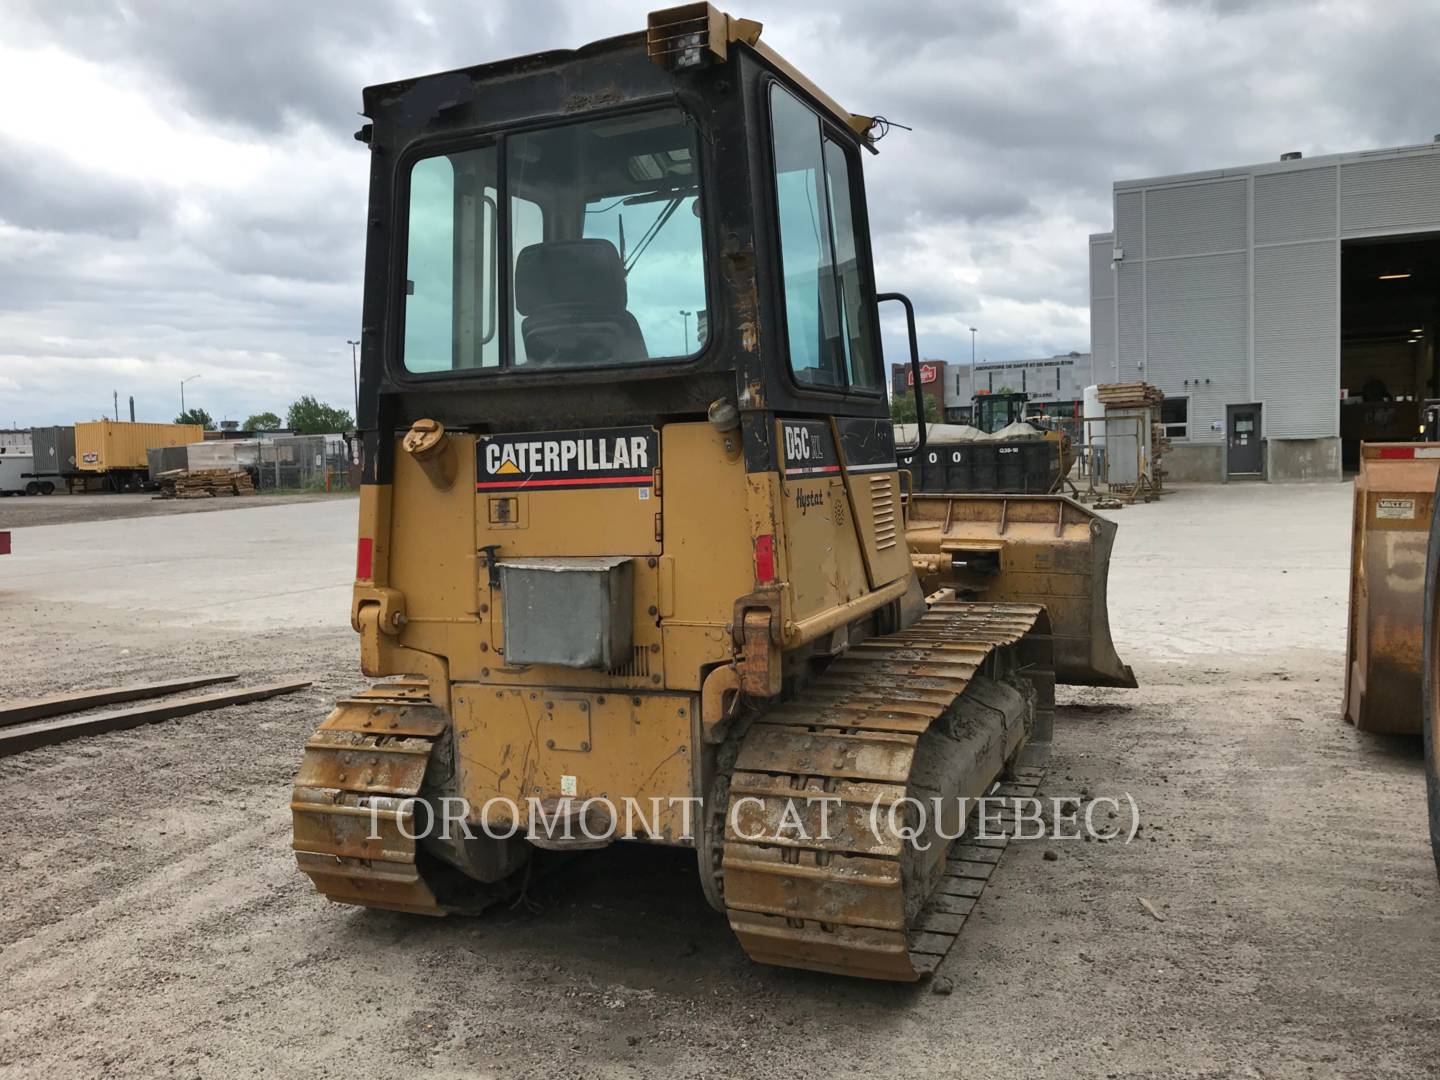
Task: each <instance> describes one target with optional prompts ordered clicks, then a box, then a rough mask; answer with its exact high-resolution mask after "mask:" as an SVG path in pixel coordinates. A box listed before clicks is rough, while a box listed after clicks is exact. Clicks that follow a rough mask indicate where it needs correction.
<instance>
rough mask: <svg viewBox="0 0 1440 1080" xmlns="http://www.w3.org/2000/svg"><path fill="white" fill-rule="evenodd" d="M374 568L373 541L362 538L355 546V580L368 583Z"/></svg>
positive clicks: (365, 537) (368, 538)
mask: <svg viewBox="0 0 1440 1080" xmlns="http://www.w3.org/2000/svg"><path fill="white" fill-rule="evenodd" d="M374 567H375V541H374V540H372V539H370V537H368V536H362V537H360V542H359V543H357V544H356V545H355V580H356V581H369V580H370V575H371V573H372V572H373V570H374Z"/></svg>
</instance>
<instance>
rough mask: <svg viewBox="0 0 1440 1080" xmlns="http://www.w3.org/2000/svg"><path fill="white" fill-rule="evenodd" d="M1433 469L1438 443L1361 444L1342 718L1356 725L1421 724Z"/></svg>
mask: <svg viewBox="0 0 1440 1080" xmlns="http://www.w3.org/2000/svg"><path fill="white" fill-rule="evenodd" d="M1390 455H1397V456H1390ZM1398 455H1406V456H1398ZM1411 455H1413V456H1411ZM1437 476H1440V443H1404V444H1391V443H1366V444H1364V445H1363V446H1361V453H1360V472H1359V474H1358V475H1357V476H1356V477H1355V502H1354V510H1353V514H1352V518H1351V542H1350V623H1349V629H1348V632H1347V634H1346V649H1345V719H1346V720H1347V721H1349V722H1350V723H1352V724H1354V725H1355V726H1356V728H1358V729H1359V730H1361V731H1376V732H1395V733H1404V734H1414V735H1418V734H1420V731H1421V695H1422V692H1423V689H1422V678H1421V663H1420V657H1421V649H1422V644H1423V637H1424V626H1425V616H1424V592H1425V559H1426V553H1427V549H1428V547H1429V541H1430V518H1431V512H1432V508H1433V506H1434V500H1435V485H1436V479H1437Z"/></svg>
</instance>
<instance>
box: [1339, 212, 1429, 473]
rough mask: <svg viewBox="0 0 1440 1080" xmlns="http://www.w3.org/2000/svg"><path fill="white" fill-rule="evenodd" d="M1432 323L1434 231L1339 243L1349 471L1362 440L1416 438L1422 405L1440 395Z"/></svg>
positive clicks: (1344, 453) (1344, 445)
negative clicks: (1428, 399) (1426, 400)
mask: <svg viewBox="0 0 1440 1080" xmlns="http://www.w3.org/2000/svg"><path fill="white" fill-rule="evenodd" d="M1437 322H1440V233H1429V234H1425V235H1416V234H1413V233H1412V234H1409V235H1407V236H1403V237H1383V238H1378V239H1364V240H1346V241H1345V242H1344V243H1343V244H1342V245H1341V248H1340V387H1341V389H1340V394H1341V399H1342V400H1341V403H1340V438H1341V458H1342V463H1343V465H1344V467H1345V469H1346V470H1347V471H1354V470H1355V469H1358V468H1359V454H1360V450H1359V448H1360V443H1361V442H1396V441H1408V440H1413V439H1415V438H1417V437H1418V436H1419V432H1420V422H1421V407H1422V403H1423V402H1424V401H1425V399H1427V398H1437V397H1440V379H1437V370H1436V351H1435V336H1436V326H1437ZM1428 437H1429V438H1435V435H1434V434H1431V435H1429V436H1428Z"/></svg>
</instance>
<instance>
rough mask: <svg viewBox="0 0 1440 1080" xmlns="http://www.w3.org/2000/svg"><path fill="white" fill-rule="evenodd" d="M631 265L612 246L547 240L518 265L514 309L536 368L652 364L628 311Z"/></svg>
mask: <svg viewBox="0 0 1440 1080" xmlns="http://www.w3.org/2000/svg"><path fill="white" fill-rule="evenodd" d="M627 298H628V297H627V292H626V288H625V266H624V264H623V263H621V261H620V253H619V252H618V251H616V250H615V246H614V245H613V244H611V243H610V241H608V240H601V239H598V238H592V239H588V240H549V241H546V242H544V243H540V244H531V245H530V246H529V247H527V248H523V249H522V250H521V252H520V255H519V257H518V258H517V259H516V260H515V309H516V310H517V311H519V312H520V314H521V315H523V316H524V317H525V318H524V320H523V321H522V322H521V324H520V334H521V336H522V338H523V339H524V342H525V355H526V358H527V362H528V363H532V364H563V365H565V366H571V365H586V364H589V365H596V364H618V363H624V362H626V361H633V360H646V359H648V358H649V355H650V354H649V352H648V351H647V350H646V348H645V336H644V334H642V333H641V332H640V324H639V323H638V322H636V321H635V316H634V315H632V314H630V312H629V311H628V310H627V309H626V307H625V303H626V300H627Z"/></svg>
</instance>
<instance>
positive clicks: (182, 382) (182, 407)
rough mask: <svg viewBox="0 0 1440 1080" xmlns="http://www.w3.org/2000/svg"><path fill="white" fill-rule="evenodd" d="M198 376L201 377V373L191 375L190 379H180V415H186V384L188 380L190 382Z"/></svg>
mask: <svg viewBox="0 0 1440 1080" xmlns="http://www.w3.org/2000/svg"><path fill="white" fill-rule="evenodd" d="M198 378H200V376H199V375H191V376H190V378H189V379H181V380H180V415H181V416H184V415H185V384H186V383H187V382H190V381H191V380H192V379H198Z"/></svg>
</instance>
